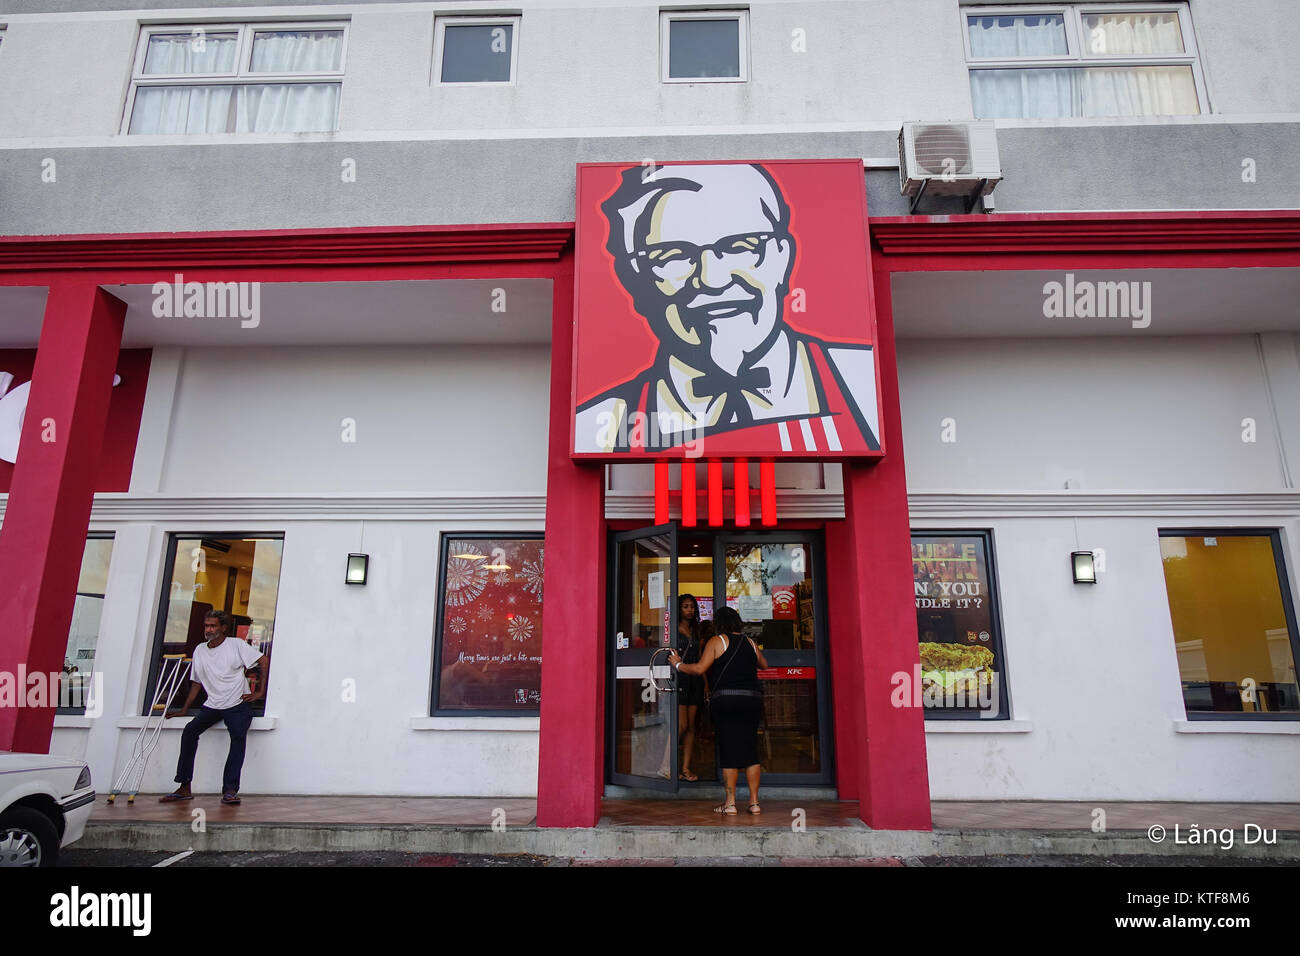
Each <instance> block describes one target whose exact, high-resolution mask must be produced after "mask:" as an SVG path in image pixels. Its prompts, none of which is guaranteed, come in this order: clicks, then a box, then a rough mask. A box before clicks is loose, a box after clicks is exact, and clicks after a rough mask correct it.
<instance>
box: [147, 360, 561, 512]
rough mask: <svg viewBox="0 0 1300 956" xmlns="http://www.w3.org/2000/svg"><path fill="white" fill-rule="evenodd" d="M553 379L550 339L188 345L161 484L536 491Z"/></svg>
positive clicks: (288, 489) (234, 490)
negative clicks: (347, 437)
mask: <svg viewBox="0 0 1300 956" xmlns="http://www.w3.org/2000/svg"><path fill="white" fill-rule="evenodd" d="M549 386H550V349H549V347H547V346H509V347H498V348H492V347H481V346H473V347H470V346H461V347H437V346H418V347H405V348H365V347H358V348H347V349H252V348H238V349H187V350H185V353H184V356H183V358H182V361H181V367H180V374H179V380H178V383H177V386H176V396H175V404H174V406H173V409H172V415H171V424H170V431H169V441H168V447H167V451H166V461H165V463H164V465H163V468H162V484H161V488H160V489H159V490H161V491H162V492H163V493H170V494H185V495H194V494H273V493H296V494H312V493H325V492H333V493H343V492H355V493H377V492H405V493H415V494H422V495H457V494H492V493H502V494H520V493H535V494H543V493H545V490H546V440H547V427H548V402H549V399H550V393H549ZM155 400H157V401H167V400H168V398H167V396H166V395H165V394H158V395H155V394H154V392H153V390H152V389H151V392H150V396H149V398H148V401H150V402H152V401H155ZM148 411H149V410H148V409H146V415H147V414H148ZM348 418H350V419H353V420H355V422H356V441H355V442H347V441H344V440H343V433H344V428H343V426H342V424H341V423H342V422H343V420H344V419H348ZM137 464H141V463H137Z"/></svg>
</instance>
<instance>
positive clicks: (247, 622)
mask: <svg viewBox="0 0 1300 956" xmlns="http://www.w3.org/2000/svg"><path fill="white" fill-rule="evenodd" d="M283 549H284V539H283V538H282V537H280V536H278V535H277V536H274V537H271V536H267V537H254V536H247V537H237V538H220V537H216V536H213V537H206V536H199V535H176V536H173V537H172V539H171V546H170V547H169V549H168V557H167V560H168V569H169V571H168V577H167V581H168V587H167V593H166V594H165V595H164V596H163V599H162V609H161V613H160V618H161V624H160V626H159V639H158V640H157V642H156V645H155V650H154V656H153V664H152V672H151V675H150V679H149V691H148V695H147V697H146V698H145V701H144V711H145V713H146V714H147V713H149V711H150V708H151V707H152V705H153V701H154V696H155V690H156V688H157V686H158V681H159V677H160V675H161V676H163V677H164V678H165V675H166V672H167V669H169V668H171V667H174V666H176V665H175V663H174V659H175V656H176V655H182V656H183V657H186V658H188V657H192V656H193V654H194V648H196V647H198V645H199V644H200V643H201V642H202V641H203V639H204V638H203V619H204V618H205V617H206V616H207V614H208V612H209V611H213V610H217V611H222V610H224V611H228V612H229V613H230V615H231V617H232V618H234V622H235V633H234V634H233V635H232V637H233V638H234V639H235V640H240V641H246V642H248V643H249V644H252V645H253V647H255V648H256V649H257V650H258V651H259V652H261V653H262V654H265V655H268V660H269V655H270V654H271V644H272V641H273V639H274V634H275V604H276V598H277V596H278V595H279V591H280V558H281V554H282V552H283ZM260 678H261V675H260V673H259V672H257V671H254V672H253V673H252V674H251V675H250V676H249V681H250V683H249V689H250V691H256V690H257V681H258V680H259V679H260ZM164 686H165V684H164ZM187 693H188V688H187V687H186V686H185V685H184V684H182V685H181V687H180V689H179V690H178V691H177V694H176V697H175V704H176V705H177V706H179V705H180V704H181V703H183V702H184V700H185V696H186V694H187ZM203 700H204V697H203V694H202V693H200V694H199V698H198V700H197V701H196V703H197V704H200V705H201V704H202V703H203ZM163 703H165V702H163V701H160V702H159V703H158V707H157V708H155V709H156V710H159V711H160V710H161V707H162V706H163ZM265 705H266V701H265V698H263V699H261V700H257V701H254V702H253V709H254V712H255V713H256V714H259V715H260V714H262V713H263V712H264V710H265Z"/></svg>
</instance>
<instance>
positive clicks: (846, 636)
mask: <svg viewBox="0 0 1300 956" xmlns="http://www.w3.org/2000/svg"><path fill="white" fill-rule="evenodd" d="M856 550H857V544H856V542H855V540H854V536H853V531H852V529H851V528H850V527H849V523H848V522H847V521H827V522H826V596H827V621H826V623H827V628H828V629H829V631H830V658H831V704H832V709H833V710H834V714H835V780H836V789H837V790H838V791H839V796H840V799H841V800H856V799H858V764H859V762H860V759H861V758H862V756H863V754H862V753H861V752H860V751H861V747H862V741H863V740H864V739H865V738H864V735H863V733H862V713H861V710H862V708H861V707H860V706H859V703H860V700H861V697H862V644H863V640H864V635H863V631H864V628H865V629H866V630H867V639H869V635H870V628H869V626H868V625H867V623H866V622H864V620H863V617H862V615H863V614H864V613H865V612H864V610H863V608H862V602H861V601H860V600H859V599H858V593H857V586H858V573H857V560H856V558H855V553H856ZM919 656H920V655H919V654H918V657H919Z"/></svg>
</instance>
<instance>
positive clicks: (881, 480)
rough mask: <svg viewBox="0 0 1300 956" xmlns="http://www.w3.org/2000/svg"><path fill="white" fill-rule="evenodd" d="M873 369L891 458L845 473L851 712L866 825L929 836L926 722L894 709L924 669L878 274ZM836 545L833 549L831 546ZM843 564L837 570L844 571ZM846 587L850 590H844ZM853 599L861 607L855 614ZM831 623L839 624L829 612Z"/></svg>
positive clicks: (888, 309)
mask: <svg viewBox="0 0 1300 956" xmlns="http://www.w3.org/2000/svg"><path fill="white" fill-rule="evenodd" d="M875 291H876V331H877V341H876V361H877V362H878V363H879V367H880V383H881V395H882V401H883V405H882V408H881V420H882V428H883V431H884V434H885V449H886V455H885V457H884V459H883V460H881V461H879V462H877V463H876V464H874V465H863V464H851V465H850V464H846V465H845V467H844V512H845V520H844V525H845V528H844V530H845V532H846V534H847V537H848V538H850V539H851V540H850V541H849V542H844V541H842V540H839V541H837V544H839V545H840V546H841V547H842V546H843V545H844V544H849V545H850V552H849V553H851V554H852V555H853V556H854V559H853V560H852V561H851V562H845V568H844V570H845V572H846V574H847V576H848V577H849V578H850V581H849V583H850V584H851V585H852V587H851V588H850V589H849V591H848V594H840V595H839V596H838V600H840V601H847V602H849V603H848V606H847V607H845V606H841V607H840V609H839V610H840V614H839V615H838V617H839V618H840V619H841V620H843V618H844V616H845V614H846V613H847V614H849V615H851V616H853V617H855V618H856V621H857V633H858V635H859V646H860V648H861V650H860V654H859V655H856V657H855V655H852V654H850V655H848V657H849V661H848V662H847V663H848V664H849V667H850V668H852V673H851V674H850V678H849V683H850V684H851V685H855V686H853V687H850V688H842V687H841V686H839V685H838V683H837V687H836V691H837V693H838V692H839V691H841V690H842V689H845V690H847V691H848V692H849V693H850V694H851V696H850V697H849V699H848V701H847V703H848V705H849V706H850V707H852V708H853V709H854V711H855V713H853V714H852V715H851V716H850V720H849V723H850V727H852V728H855V729H856V732H857V741H856V747H855V749H856V751H857V760H856V764H857V768H856V769H857V784H858V785H857V797H858V801H859V815H860V816H861V818H862V820H863V821H864V822H865V823H867V824H868V825H869V826H871V827H874V828H876V829H881V830H928V829H930V826H931V821H930V781H929V773H928V769H927V766H926V753H925V714H924V712H923V710H922V708H920V707H913V706H903V707H895V706H894V704H893V700H892V697H893V691H894V689H895V687H896V685H895V683H894V682H893V681H892V678H893V676H894V675H895V674H899V673H901V674H905V675H907V676H908V679H909V680H911V678H912V675H913V673H914V671H913V668H914V667H915V666H916V665H917V664H918V663H919V662H920V653H919V648H918V646H917V634H916V605H915V601H914V599H913V594H912V591H913V589H912V549H911V530H910V527H909V519H908V510H907V480H906V474H905V472H904V470H903V441H902V418H901V413H900V410H899V399H898V366H897V359H896V353H895V348H894V323H893V309H892V304H891V300H890V294H889V273H888V272H886V271H885V270H883V269H880V270H877V271H876V273H875ZM828 543H829V542H828ZM843 559H844V554H843V553H840V554H837V555H836V556H835V557H834V558H831V559H830V560H832V561H836V560H838V561H843ZM839 584H840V586H841V587H842V586H843V584H844V582H843V581H842V580H841V581H840V582H839ZM853 596H856V607H854V606H853V603H854V600H853ZM832 615H833V619H834V617H835V616H836V614H835V611H834V610H832Z"/></svg>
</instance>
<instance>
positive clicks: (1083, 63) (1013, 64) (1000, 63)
mask: <svg viewBox="0 0 1300 956" xmlns="http://www.w3.org/2000/svg"><path fill="white" fill-rule="evenodd" d="M959 13H960V15H961V35H962V44H963V46H964V47H965V50H966V64H967V67H968V68H969V69H968V70H967V72H968V73H969V72H971V71H973V70H987V69H1007V70H1036V69H1037V70H1042V69H1048V70H1050V69H1061V68H1071V69H1078V68H1086V67H1090V66H1092V67H1095V66H1117V67H1124V66H1190V67H1191V68H1192V81H1193V82H1194V83H1195V84H1196V99H1197V105H1198V106H1199V108H1200V115H1202V116H1204V115H1206V114H1208V113H1210V112H1211V108H1210V97H1209V93H1208V91H1207V90H1206V86H1205V76H1204V74H1203V73H1202V72H1201V56H1200V51H1199V50H1198V49H1197V46H1196V35H1195V33H1194V32H1193V30H1192V14H1191V10H1190V9H1189V8H1188V5H1187V4H1186V3H1097V2H1093V3H1032V4H1030V3H1025V4H1016V5H1014V6H1009V5H1005V4H1003V5H999V6H986V5H979V6H975V5H969V6H967V5H962V6H961V7H960V8H959ZM1094 13H1095V14H1106V13H1176V14H1178V29H1179V31H1180V32H1181V33H1182V36H1183V52H1182V53H1164V54H1152V55H1149V56H1137V57H1134V56H1108V55H1106V54H1104V53H1090V52H1089V51H1088V49H1087V42H1086V31H1085V30H1084V27H1083V18H1084V16H1086V15H1088V14H1094ZM1053 14H1059V15H1060V16H1061V17H1062V18H1063V19H1064V21H1065V44H1066V53H1065V54H1064V55H1062V56H1046V57H1043V56H1037V57H1013V58H1008V57H977V56H975V55H974V54H972V53H971V45H970V26H969V18H970V17H984V16H989V17H1007V16H1022V17H1023V16H1051V15H1053ZM1059 118H1060V119H1086V118H1087V117H1078V116H1065V117H1059Z"/></svg>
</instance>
